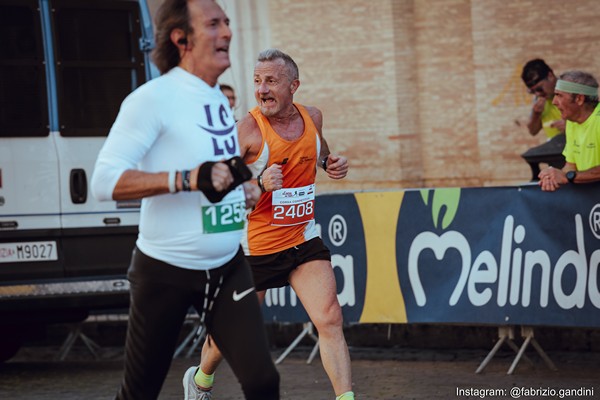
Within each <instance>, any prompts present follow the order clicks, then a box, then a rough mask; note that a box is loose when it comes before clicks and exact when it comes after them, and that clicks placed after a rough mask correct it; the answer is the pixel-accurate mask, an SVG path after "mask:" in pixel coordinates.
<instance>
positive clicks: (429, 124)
mask: <svg viewBox="0 0 600 400" xmlns="http://www.w3.org/2000/svg"><path fill="white" fill-rule="evenodd" d="M269 4H270V7H269V14H270V23H271V38H272V42H273V43H272V45H273V46H274V47H279V48H281V49H282V50H284V51H286V52H288V53H290V55H292V57H294V58H295V59H296V61H297V62H298V64H299V66H300V73H301V81H302V86H301V88H300V90H299V92H298V94H297V97H296V99H297V100H298V101H300V102H305V103H307V104H311V105H315V106H318V107H320V108H321V109H322V110H323V113H324V116H325V127H324V133H325V135H326V137H327V138H328V140H329V142H330V145H331V147H332V149H333V150H334V151H335V152H339V153H342V154H344V155H346V156H347V157H348V158H349V159H350V160H351V167H352V171H351V172H350V173H349V175H348V178H347V179H346V180H345V181H341V182H332V181H329V180H326V179H320V180H319V185H320V187H321V191H330V190H342V189H384V188H399V187H403V188H409V187H423V186H425V187H441V186H484V185H485V186H487V185H503V184H517V183H521V182H526V181H528V180H529V179H530V170H529V167H528V165H527V164H526V163H525V162H524V161H523V159H522V158H521V157H520V154H521V153H523V152H524V151H525V150H527V149H528V148H529V147H531V146H534V145H537V144H540V143H543V141H544V140H545V138H544V137H542V136H543V134H540V135H538V136H536V137H531V136H530V135H529V133H528V131H527V129H526V127H525V122H526V119H527V116H528V114H529V110H530V106H529V103H530V101H531V98H530V96H529V95H528V94H527V93H526V89H525V87H524V86H523V85H522V83H521V80H520V72H521V67H522V65H523V64H524V63H525V62H527V61H528V60H529V59H531V58H535V57H542V58H545V59H546V61H547V62H548V63H549V64H550V65H551V66H552V67H553V68H554V69H555V72H557V73H560V72H561V71H564V70H567V69H583V70H587V71H590V72H592V73H593V74H595V75H596V76H600V68H598V65H599V64H598V61H600V60H599V58H600V52H599V51H598V50H599V49H600V40H598V39H599V36H600V33H599V32H598V30H597V28H596V23H595V21H598V20H599V18H600V7H599V6H598V3H597V2H596V1H595V0H576V1H571V2H564V1H560V0H530V1H524V0H505V1H496V0H374V1H365V0H303V1H294V0H270V2H269ZM321 178H322V177H321Z"/></svg>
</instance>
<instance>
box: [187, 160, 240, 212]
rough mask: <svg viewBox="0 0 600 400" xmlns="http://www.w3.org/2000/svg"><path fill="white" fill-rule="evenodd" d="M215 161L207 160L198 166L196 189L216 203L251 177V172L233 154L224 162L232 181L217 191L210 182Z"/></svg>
mask: <svg viewBox="0 0 600 400" xmlns="http://www.w3.org/2000/svg"><path fill="white" fill-rule="evenodd" d="M215 164H216V163H215V162H213V161H207V162H205V163H203V164H202V165H201V166H200V169H199V171H198V180H197V184H198V190H200V191H201V192H202V193H204V195H205V196H206V198H207V199H208V200H209V201H210V202H211V203H217V202H219V201H221V200H222V199H223V197H225V196H226V195H227V193H229V192H231V191H232V190H233V189H235V188H236V187H237V186H238V185H240V184H241V183H243V182H246V181H248V180H250V179H251V178H252V172H251V171H250V169H248V167H247V166H246V164H245V163H244V160H242V158H241V157H239V156H235V157H232V158H230V159H229V160H225V164H227V166H228V167H229V171H230V172H231V175H232V176H233V182H232V183H231V185H229V187H228V188H226V189H225V190H222V191H220V192H217V191H216V190H215V188H214V186H213V184H212V168H213V167H214V165H215Z"/></svg>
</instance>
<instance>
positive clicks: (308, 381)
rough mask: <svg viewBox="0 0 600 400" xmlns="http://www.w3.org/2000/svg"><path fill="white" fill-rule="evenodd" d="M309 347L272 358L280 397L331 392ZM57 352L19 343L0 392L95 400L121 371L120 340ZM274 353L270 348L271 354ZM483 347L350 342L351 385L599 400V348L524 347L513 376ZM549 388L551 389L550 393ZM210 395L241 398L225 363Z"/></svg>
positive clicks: (505, 359)
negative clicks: (544, 352)
mask: <svg viewBox="0 0 600 400" xmlns="http://www.w3.org/2000/svg"><path fill="white" fill-rule="evenodd" d="M309 350H310V348H300V349H297V350H295V351H294V352H292V353H291V354H290V356H288V358H287V359H286V360H284V362H283V363H282V364H280V365H279V371H280V373H281V378H282V382H281V383H282V385H281V394H282V399H286V400H301V399H302V400H303V399H315V400H320V399H324V400H327V399H333V398H334V395H333V393H332V390H331V388H330V385H329V381H328V379H327V377H326V375H325V373H324V371H323V367H322V366H321V362H320V359H319V358H318V357H317V358H316V359H315V360H314V361H313V362H312V364H310V365H307V363H306V360H307V357H308V353H309ZM57 352H58V348H57V347H48V346H45V347H44V346H34V347H25V348H23V349H21V351H20V352H19V353H18V354H17V356H16V357H15V358H14V359H13V360H11V361H10V362H8V363H5V364H4V365H2V366H0V399H36V400H59V399H60V400H80V399H89V400H95V399H111V398H112V397H113V396H114V393H115V391H116V388H117V386H118V383H119V380H120V376H121V372H122V352H123V349H122V348H121V347H110V348H103V349H102V351H101V355H100V358H99V359H97V360H95V359H94V358H93V357H92V356H91V355H90V354H89V353H88V352H87V351H86V349H85V348H84V347H83V346H81V345H78V346H76V347H75V348H74V349H73V350H72V352H71V353H70V354H69V355H68V357H67V359H66V360H65V361H63V362H57V361H54V360H53V358H54V357H55V356H56V354H57ZM279 353H280V351H276V352H274V353H273V356H274V357H276V356H278V355H279ZM486 354H487V351H486V350H462V351H461V350H430V349H429V350H418V349H381V348H351V356H352V359H353V361H352V368H353V375H354V379H353V380H354V389H355V392H356V393H357V395H358V396H357V398H358V399H378V400H388V399H389V400H391V399H458V398H465V399H467V398H471V399H476V398H487V399H511V398H517V396H515V393H514V392H513V396H511V394H510V390H511V388H513V387H517V388H522V389H512V390H517V391H519V393H517V394H519V395H520V398H521V399H557V398H566V399H576V398H577V399H593V398H599V399H600V353H591V352H586V353H582V352H563V351H561V352H550V353H549V355H550V357H551V358H552V360H553V361H554V362H555V364H556V365H557V367H558V368H559V371H557V372H555V371H551V370H549V369H548V368H547V367H546V365H545V364H544V363H543V362H542V360H541V359H539V358H538V357H537V356H536V355H535V354H534V353H533V350H529V351H528V352H527V354H529V355H530V356H531V358H532V360H533V361H534V365H533V366H532V365H531V364H528V363H526V362H525V361H522V362H521V363H520V364H519V365H518V367H517V369H516V371H515V373H514V374H513V375H507V374H506V372H507V370H508V368H509V366H510V364H511V362H512V359H513V355H514V353H512V354H511V353H510V350H508V349H506V350H503V351H501V352H500V353H499V354H498V355H497V356H496V357H495V358H494V359H493V360H492V362H491V363H490V364H489V365H488V367H487V368H486V369H485V370H484V371H483V373H481V374H475V373H474V372H475V370H476V368H477V366H478V365H479V363H480V362H481V361H482V360H483V358H484V357H485V355H486ZM194 361H195V360H194ZM192 363H193V362H192V359H186V358H177V359H175V360H174V361H173V364H172V366H171V370H170V373H169V376H168V378H167V381H166V382H165V386H164V387H163V390H162V393H161V397H160V399H163V400H167V399H178V400H179V399H181V398H182V395H183V391H182V387H181V377H182V376H183V373H184V371H185V370H186V369H187V367H188V366H190V365H191V364H192ZM581 388H585V389H588V394H587V395H582V393H581V391H580V392H573V393H570V394H573V395H572V396H565V392H564V390H565V389H581ZM488 389H493V390H496V391H499V390H501V391H505V392H503V393H501V394H500V395H495V396H493V395H489V394H488V393H485V396H483V394H484V392H483V390H488ZM459 390H463V391H462V392H459ZM467 390H471V393H468V392H467ZM475 390H480V392H475ZM524 390H526V391H529V393H527V392H526V391H524ZM561 390H562V392H561ZM591 390H593V394H592V393H590V391H591ZM534 391H535V392H534ZM544 391H546V392H544ZM553 391H555V392H553ZM552 393H554V396H550V394H552ZM467 394H470V395H471V396H468V395H467ZM528 394H529V395H528ZM544 394H548V396H545V395H544ZM214 397H215V399H216V400H237V399H243V396H242V394H241V391H240V389H239V386H238V384H237V381H236V380H235V378H234V377H233V375H232V373H231V371H230V369H229V368H228V367H227V366H226V365H223V366H222V367H221V369H220V370H219V372H218V375H217V382H216V389H215V391H214Z"/></svg>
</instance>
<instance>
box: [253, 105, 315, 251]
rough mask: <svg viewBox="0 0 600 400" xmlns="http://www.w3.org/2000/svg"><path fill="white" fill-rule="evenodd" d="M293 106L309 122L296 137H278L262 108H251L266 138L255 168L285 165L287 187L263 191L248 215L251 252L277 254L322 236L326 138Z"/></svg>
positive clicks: (283, 171) (283, 168)
mask: <svg viewBox="0 0 600 400" xmlns="http://www.w3.org/2000/svg"><path fill="white" fill-rule="evenodd" d="M294 105H295V107H296V108H297V109H298V111H299V112H300V115H301V116H302V120H303V121H304V132H303V133H302V135H301V136H300V137H299V138H298V139H296V140H294V141H289V140H285V139H283V138H282V137H281V136H279V135H278V134H277V133H276V132H275V131H274V130H273V128H272V127H271V124H270V123H269V120H268V119H267V118H266V117H265V116H264V115H262V113H261V112H260V109H259V108H258V107H256V108H254V109H252V110H251V111H250V114H251V115H252V116H253V117H254V119H255V120H256V123H257V124H258V127H259V129H260V132H261V134H262V140H263V144H262V146H261V150H260V153H259V155H258V157H257V159H256V160H255V161H254V162H253V163H252V165H250V167H251V168H252V167H254V168H253V169H254V170H256V169H257V167H258V169H259V170H260V171H263V170H264V169H266V168H267V167H269V166H270V165H272V164H273V163H278V164H282V173H283V188H282V189H280V190H277V191H275V192H266V193H263V194H262V196H261V197H260V199H259V201H258V203H257V204H256V206H255V208H254V210H253V211H252V212H251V213H250V214H249V215H248V223H247V224H246V229H247V232H246V238H245V239H246V241H247V242H246V243H245V246H244V247H245V250H246V254H248V255H266V254H273V253H277V252H279V251H282V250H285V249H288V248H290V247H294V246H297V245H299V244H301V243H304V242H306V241H307V240H310V239H312V238H314V237H316V236H318V232H317V230H316V225H315V220H314V206H315V177H316V174H317V161H318V157H319V151H320V147H321V141H320V136H319V132H318V130H317V128H316V126H315V124H314V123H313V120H312V118H311V117H310V115H309V114H308V112H307V111H306V109H305V108H304V107H303V106H301V105H300V104H296V103H294ZM284 160H285V161H284Z"/></svg>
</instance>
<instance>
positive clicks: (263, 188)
mask: <svg viewBox="0 0 600 400" xmlns="http://www.w3.org/2000/svg"><path fill="white" fill-rule="evenodd" d="M256 183H258V187H259V188H260V191H261V192H263V193H264V192H266V190H265V187H264V186H263V181H262V174H260V175H259V176H258V178H256Z"/></svg>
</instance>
